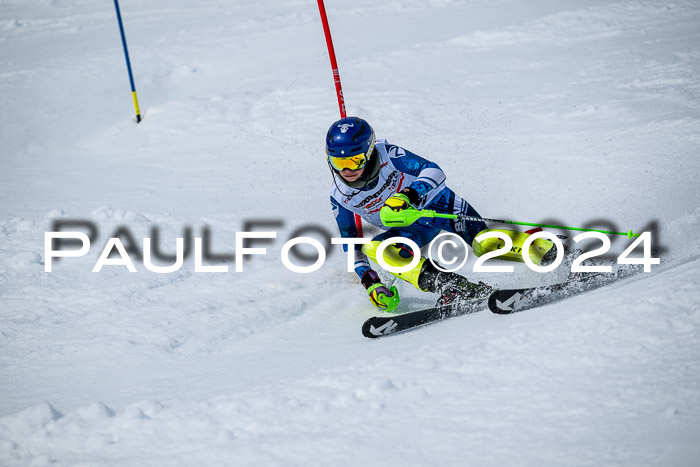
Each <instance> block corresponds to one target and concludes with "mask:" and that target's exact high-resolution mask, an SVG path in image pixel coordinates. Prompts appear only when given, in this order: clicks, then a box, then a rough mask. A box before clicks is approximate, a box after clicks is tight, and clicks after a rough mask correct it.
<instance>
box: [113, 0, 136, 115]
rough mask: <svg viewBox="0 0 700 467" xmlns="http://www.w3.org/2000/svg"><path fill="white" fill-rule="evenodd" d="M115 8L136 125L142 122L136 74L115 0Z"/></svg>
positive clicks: (117, 3)
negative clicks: (135, 82)
mask: <svg viewBox="0 0 700 467" xmlns="http://www.w3.org/2000/svg"><path fill="white" fill-rule="evenodd" d="M114 8H116V10H117V20H118V21H119V32H120V33H121V35H122V45H123V46H124V57H126V69H127V70H128V71H129V83H131V97H133V99H134V108H135V109H136V123H139V122H140V121H141V111H140V110H139V100H138V98H137V97H136V86H134V74H133V73H132V72H131V61H130V60H129V49H127V47H126V36H125V35H124V25H123V24H122V15H121V13H120V12H119V2H118V1H117V0H114Z"/></svg>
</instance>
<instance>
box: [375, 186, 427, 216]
mask: <svg viewBox="0 0 700 467" xmlns="http://www.w3.org/2000/svg"><path fill="white" fill-rule="evenodd" d="M418 199H419V197H418V193H416V190H414V189H413V188H405V189H403V190H401V192H400V193H396V194H394V195H392V196H390V197H389V199H387V200H386V201H385V202H384V206H388V207H389V208H390V209H391V210H392V211H395V212H398V211H403V210H404V209H407V208H409V207H411V205H412V204H418Z"/></svg>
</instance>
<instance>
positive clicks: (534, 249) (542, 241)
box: [472, 229, 554, 265]
mask: <svg viewBox="0 0 700 467" xmlns="http://www.w3.org/2000/svg"><path fill="white" fill-rule="evenodd" d="M488 232H501V233H504V234H506V235H507V236H509V237H510V238H511V240H513V248H511V250H510V251H509V252H508V253H505V254H502V255H500V256H498V258H499V259H505V260H507V261H517V262H520V263H522V262H523V261H524V260H523V243H525V240H526V239H527V237H529V236H530V234H528V233H525V232H516V231H514V230H506V229H486V230H482V231H481V232H479V233H478V234H477V235H476V236H477V237H478V236H479V235H481V234H483V233H488ZM504 245H505V243H504V242H503V240H501V239H500V238H497V237H491V238H487V239H485V240H482V241H481V242H477V241H476V238H475V239H474V241H473V242H472V249H473V250H474V254H475V255H476V256H481V255H483V254H484V253H488V252H489V251H496V250H498V249H499V248H503V246H504ZM552 246H554V243H552V241H550V240H547V239H546V238H538V239H536V240H535V241H534V242H532V244H531V245H530V259H531V260H532V262H533V263H534V264H537V265H539V264H540V262H541V261H542V257H543V256H544V255H545V254H546V253H547V252H548V251H549V250H551V249H552Z"/></svg>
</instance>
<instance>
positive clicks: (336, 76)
mask: <svg viewBox="0 0 700 467" xmlns="http://www.w3.org/2000/svg"><path fill="white" fill-rule="evenodd" d="M318 11H319V12H320V13H321V22H322V23H323V33H324V34H325V35H326V45H327V46H328V56H329V57H330V59H331V69H332V70H333V82H334V83H335V93H336V95H337V96H338V107H339V108H340V118H345V117H347V114H346V113H345V98H344V97H343V86H342V85H341V84H340V72H339V71H338V62H337V61H336V59H335V50H334V49H333V38H332V37H331V28H330V27H329V26H328V17H327V16H326V7H325V5H324V4H323V0H318ZM355 226H356V227H357V233H358V234H359V236H360V237H362V218H361V217H360V216H359V215H357V214H355Z"/></svg>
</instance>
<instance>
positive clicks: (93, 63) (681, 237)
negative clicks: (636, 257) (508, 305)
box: [0, 0, 700, 466]
mask: <svg viewBox="0 0 700 467" xmlns="http://www.w3.org/2000/svg"><path fill="white" fill-rule="evenodd" d="M120 6H121V10H122V17H123V19H124V22H125V30H126V33H127V40H128V44H129V51H130V55H131V59H132V67H133V70H134V77H135V82H136V87H137V91H138V96H139V102H140V106H141V110H142V112H143V114H144V120H143V121H142V122H141V123H140V124H138V125H136V124H135V122H134V118H133V106H132V101H131V97H130V95H129V89H128V78H127V75H126V68H125V65H124V59H123V55H122V49H121V41H120V38H119V32H118V27H117V22H116V17H115V13H114V10H113V5H112V4H111V3H109V2H97V1H95V0H80V1H77V2H62V1H58V0H52V1H47V0H24V1H21V2H20V1H11V0H5V1H3V2H2V5H1V6H0V41H1V42H2V47H1V48H0V76H1V77H2V78H1V80H0V99H1V101H2V102H3V111H2V113H1V114H0V118H1V120H0V140H1V141H2V147H3V150H2V154H1V155H0V169H1V170H0V199H1V200H2V202H1V203H0V417H2V418H0V464H1V465H8V466H12V465H47V464H52V463H56V464H59V465H158V466H160V465H197V464H201V465H231V464H234V465H309V464H312V465H358V464H369V465H428V464H435V465H494V466H495V465H522V466H540V465H580V466H591V465H630V466H632V465H634V466H640V465H663V466H668V465H674V466H675V465H679V466H681V465H682V466H686V465H697V463H698V459H699V458H700V447H698V443H697V440H698V439H700V307H699V306H698V305H697V303H698V299H700V247H698V245H697V243H696V242H694V241H693V240H692V239H694V238H695V235H696V233H697V230H698V227H700V202H699V201H700V189H699V186H698V182H697V174H698V173H699V172H700V162H699V161H698V158H697V155H696V151H697V147H698V142H700V79H699V78H698V77H700V69H699V68H700V67H699V65H698V64H699V63H700V60H699V59H700V27H699V26H700V4H698V2H694V1H673V2H671V1H669V2H666V1H652V0H649V1H631V0H630V1H607V0H606V1H602V0H591V1H588V2H583V3H582V2H575V1H571V0H557V1H554V0H542V1H539V2H521V1H516V0H498V1H490V2H486V1H479V0H464V1H460V0H453V1H450V0H432V1H429V2H422V1H412V0H401V1H392V2H372V1H370V0H357V1H355V2H352V3H351V4H343V3H339V2H330V1H329V2H327V5H326V8H327V11H328V15H329V19H330V23H331V30H332V33H333V37H334V41H335V47H336V54H337V57H338V62H339V65H340V75H341V79H342V82H343V89H344V91H345V97H346V102H347V105H348V112H349V114H354V115H360V116H363V117H365V118H367V119H368V120H369V121H370V122H371V123H372V124H373V126H374V127H375V130H376V131H377V134H378V137H382V138H387V139H388V140H389V141H390V142H393V143H396V144H400V145H402V146H404V147H406V148H408V149H410V150H412V151H414V152H416V153H418V154H420V155H424V156H426V157H428V158H430V159H432V160H434V161H436V162H437V163H439V164H440V166H441V167H442V168H443V169H445V171H446V173H447V176H448V185H449V186H450V187H451V188H453V189H454V190H455V191H456V192H457V193H459V194H460V195H462V196H463V197H465V198H466V199H467V200H468V201H469V202H471V203H472V204H473V205H474V206H475V207H476V208H477V210H479V211H480V212H481V213H482V214H483V215H485V216H487V217H492V218H506V219H513V220H520V221H526V222H544V223H550V224H559V225H572V226H588V227H596V228H603V229H606V230H616V231H628V230H629V229H633V230H634V231H635V232H639V231H643V230H650V229H651V230H652V231H653V232H654V242H655V246H657V247H658V252H659V253H658V254H659V256H660V257H661V265H659V266H653V267H652V272H650V273H642V274H638V275H636V276H634V277H632V278H630V279H628V280H625V281H620V282H618V283H615V284H613V285H611V286H608V287H605V288H603V289H599V290H596V291H593V292H589V293H586V294H584V295H580V296H577V297H574V298H572V299H569V300H567V301H564V302H560V303H555V304H551V305H548V306H545V307H541V308H538V309H536V310H531V311H527V312H523V313H519V314H515V315H511V316H497V315H493V314H491V313H488V312H487V311H485V312H481V313H476V314H472V315H469V316H463V317H460V318H455V319H451V320H448V321H445V322H441V323H437V324H434V325H431V326H427V327H424V328H422V329H419V330H415V331H412V332H409V333H405V334H401V335H396V336H392V337H388V338H385V339H379V340H368V339H365V338H364V337H362V335H361V334H360V327H361V325H362V322H363V321H364V320H365V319H366V318H368V317H370V316H373V315H374V314H376V311H374V310H373V309H372V306H371V304H370V303H369V301H368V300H367V298H366V294H365V293H364V291H363V290H362V288H361V286H360V285H359V284H358V283H357V279H356V278H355V276H354V275H353V274H349V273H346V272H345V267H346V260H345V258H344V257H343V256H342V255H341V254H340V252H339V251H338V250H337V247H334V249H333V250H331V251H330V252H329V256H328V260H327V262H326V264H325V265H324V266H323V267H322V268H321V269H320V270H319V271H318V272H314V273H311V274H297V273H293V272H291V271H289V270H287V269H286V268H285V267H284V266H283V264H282V262H281V260H280V251H281V249H282V245H283V243H284V242H285V241H286V240H287V239H289V238H290V237H291V236H293V235H292V234H294V233H295V231H296V230H297V229H299V228H300V227H303V226H305V225H313V226H317V227H321V228H323V229H326V230H327V231H328V232H330V233H332V234H335V232H336V227H335V222H334V220H333V216H332V214H331V212H330V209H329V201H328V190H329V186H330V177H329V174H328V173H327V167H326V164H325V162H324V159H323V136H324V134H325V131H326V130H327V128H328V126H329V125H330V123H332V122H333V121H334V120H335V119H337V117H338V109H337V104H336V97H335V93H334V89H333V84H332V76H331V72H330V69H329V64H328V56H327V51H326V48H325V43H324V40H323V33H322V28H321V24H320V20H319V17H318V8H317V5H316V2H313V1H311V0H299V1H295V2H282V1H280V0H266V1H260V2H228V3H221V2H212V1H209V0H202V1H200V2H196V3H192V2H183V1H180V0H170V1H167V2H166V1H163V0H155V1H151V2H148V3H147V4H146V5H144V4H141V2H135V1H133V0H129V1H127V0H122V2H121V3H120ZM56 220H59V221H61V220H63V221H65V220H82V221H87V222H90V223H92V224H93V225H94V226H95V227H96V231H97V238H95V239H94V240H93V241H92V242H91V249H90V252H89V253H88V255H86V256H85V257H82V258H65V259H61V260H59V261H57V260H54V268H53V272H51V273H46V272H44V263H45V262H46V256H45V252H44V233H45V232H47V231H50V230H51V229H52V225H53V222H55V221H56ZM251 221H268V222H277V223H278V224H277V226H275V227H267V228H266V227H264V226H260V225H259V226H258V227H256V228H254V229H252V230H257V231H264V230H274V231H276V232H277V238H276V239H275V240H273V241H272V242H270V243H269V244H267V245H266V247H267V254H266V255H264V256H262V255H261V256H255V257H253V258H251V259H250V261H247V262H245V263H244V264H243V272H235V264H234V262H232V261H227V262H225V263H223V264H224V265H227V266H228V267H229V270H228V272H226V273H200V272H195V264H194V257H193V255H192V254H190V255H187V257H186V258H185V260H184V266H183V267H182V268H181V269H180V270H179V271H177V272H174V273H170V274H156V273H153V272H150V271H148V270H147V269H146V267H145V266H144V264H143V262H142V261H140V260H138V259H136V258H132V259H134V264H135V267H136V269H137V272H136V273H129V272H128V271H127V269H126V268H125V267H123V266H104V267H103V269H102V271H101V272H100V273H92V272H91V271H92V268H93V267H94V265H95V263H96V261H97V260H98V258H99V255H100V253H101V252H102V248H103V247H104V246H105V244H106V243H107V240H108V238H109V237H110V236H111V235H112V234H113V233H115V232H121V233H122V234H123V235H122V236H121V238H122V240H123V241H124V242H125V246H131V247H135V248H137V249H138V250H139V251H142V249H143V244H142V242H143V238H146V237H153V236H154V232H156V233H157V234H159V242H155V240H154V243H158V246H159V247H160V250H161V251H163V252H164V253H165V254H168V255H172V254H173V253H174V251H175V239H176V238H177V237H179V236H180V237H181V236H187V231H188V229H189V230H190V231H191V235H190V237H192V238H194V237H201V236H203V233H204V229H205V228H207V227H208V228H209V229H210V230H209V232H210V235H211V242H210V250H211V252H212V253H214V254H218V255H223V254H226V255H233V253H234V249H235V248H234V247H235V238H236V233H237V232H243V231H247V230H250V229H248V228H247V227H249V226H250V225H249V222H251ZM125 232H126V234H125ZM127 234H128V235H129V236H130V237H131V239H132V240H133V245H127V244H128V243H129V242H128V241H127V237H126V235H127ZM612 240H613V253H614V254H613V257H614V256H615V255H616V254H619V253H620V252H621V251H622V250H624V248H626V246H627V245H629V243H630V242H629V240H628V239H626V238H624V237H614V238H612ZM586 245H588V246H589V247H595V246H597V245H596V244H595V243H593V242H591V243H590V244H589V243H587V244H586ZM156 264H157V265H161V266H163V265H167V264H168V263H167V262H165V263H163V262H158V261H156ZM212 264H213V263H212ZM218 265H222V264H218ZM472 268H473V259H472V260H470V261H468V262H467V264H466V265H465V266H464V268H463V273H464V274H466V275H468V276H470V277H474V278H476V279H481V280H485V281H487V282H489V283H492V284H494V285H497V286H511V285H515V284H523V283H524V282H527V281H533V280H537V281H543V280H551V278H550V277H549V276H547V278H543V277H539V276H538V275H537V274H534V273H531V272H529V271H528V270H527V268H525V267H524V266H523V265H516V272H515V273H513V274H496V273H491V274H485V275H484V276H483V277H482V276H480V275H478V274H474V273H472V272H471V270H472ZM564 272H566V271H564ZM397 285H398V287H399V290H400V291H401V295H402V297H403V300H402V303H401V310H402V311H406V310H409V309H418V308H421V307H426V306H430V305H431V304H432V303H433V302H434V299H435V297H434V296H430V295H428V294H421V293H419V292H417V291H415V290H412V289H411V287H410V286H408V285H405V284H397Z"/></svg>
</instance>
